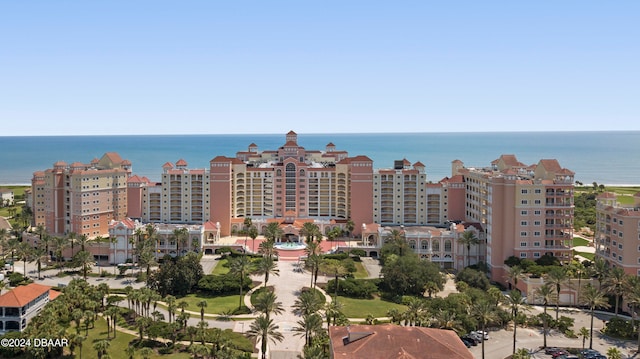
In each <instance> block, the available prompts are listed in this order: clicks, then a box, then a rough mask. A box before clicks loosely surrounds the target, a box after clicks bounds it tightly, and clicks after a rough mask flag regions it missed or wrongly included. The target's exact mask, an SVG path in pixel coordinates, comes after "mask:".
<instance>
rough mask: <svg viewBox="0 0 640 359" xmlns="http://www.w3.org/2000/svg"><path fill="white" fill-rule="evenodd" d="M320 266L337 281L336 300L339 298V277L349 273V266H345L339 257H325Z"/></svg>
mask: <svg viewBox="0 0 640 359" xmlns="http://www.w3.org/2000/svg"><path fill="white" fill-rule="evenodd" d="M320 267H321V268H322V271H323V272H325V273H327V274H330V275H332V276H333V277H334V279H335V282H336V291H335V295H334V299H333V300H334V301H337V300H338V287H339V286H340V282H339V278H340V277H343V276H344V275H346V274H347V273H349V272H348V271H347V268H345V266H344V265H343V264H342V262H340V261H339V260H337V259H325V260H323V261H322V263H321V264H320Z"/></svg>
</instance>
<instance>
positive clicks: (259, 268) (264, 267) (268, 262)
mask: <svg viewBox="0 0 640 359" xmlns="http://www.w3.org/2000/svg"><path fill="white" fill-rule="evenodd" d="M255 269H256V274H259V275H263V274H264V286H265V287H266V286H267V282H268V281H269V275H270V274H273V275H275V276H280V270H279V269H278V264H277V263H276V262H275V261H274V260H273V258H270V257H262V258H260V260H258V262H257V263H256V268H255Z"/></svg>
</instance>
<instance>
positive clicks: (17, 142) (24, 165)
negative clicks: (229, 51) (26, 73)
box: [0, 129, 640, 185]
mask: <svg viewBox="0 0 640 359" xmlns="http://www.w3.org/2000/svg"><path fill="white" fill-rule="evenodd" d="M294 130H295V129H294ZM252 143H255V144H256V145H257V146H258V150H259V151H262V150H274V149H277V148H278V147H280V146H282V145H284V143H285V134H284V133H282V134H260V135H256V134H246V135H130V136H50V137H47V136H43V137H29V136H25V137H0V184H5V185H6V184H29V183H30V181H31V176H32V174H33V172H35V171H39V170H44V169H47V168H51V167H52V165H53V163H54V162H56V161H59V160H62V161H65V162H67V163H72V162H76V161H78V162H83V163H88V162H90V161H91V160H92V159H93V158H100V157H101V156H102V155H103V154H104V153H105V152H118V153H119V154H120V156H121V157H122V158H123V159H128V160H129V161H131V162H132V165H133V173H134V174H137V175H141V176H147V177H148V178H149V179H151V180H152V181H159V180H160V176H161V173H162V165H163V164H164V163H166V162H172V163H175V162H176V161H178V160H179V159H184V160H186V161H187V162H188V164H189V165H188V167H189V168H192V169H193V168H208V167H209V161H210V160H211V159H212V158H214V157H216V156H219V155H223V156H229V157H233V156H235V153H236V152H238V151H246V150H247V149H248V147H249V145H250V144H252ZM328 143H333V144H334V145H335V147H336V150H344V151H347V152H348V153H349V155H350V156H356V155H366V156H368V157H369V158H371V159H372V160H373V161H374V168H390V167H392V166H393V161H394V160H401V159H405V158H406V159H407V160H409V161H410V162H412V163H414V162H417V161H420V162H422V163H423V164H424V165H425V166H426V172H427V178H428V180H430V181H433V182H437V181H439V180H441V179H442V178H444V177H446V176H450V175H451V161H453V160H456V159H458V160H461V161H462V162H464V164H465V166H467V167H485V166H489V164H490V162H491V161H493V160H494V159H496V158H498V157H499V156H500V155H501V154H514V155H516V156H517V158H518V160H520V162H523V163H525V164H534V163H537V162H538V161H539V160H540V159H549V158H555V159H557V160H558V161H559V162H560V165H561V166H562V167H565V168H568V169H570V170H572V171H574V172H575V179H576V180H577V181H581V182H583V183H585V184H591V183H593V182H597V183H598V184H611V185H613V184H615V185H632V184H640V131H628V132H626V131H611V132H499V133H488V132H487V133H387V134H382V133H377V134H370V133H367V134H304V133H301V134H298V144H299V145H300V146H303V147H304V148H306V149H308V150H324V149H325V146H326V145H327V144H328Z"/></svg>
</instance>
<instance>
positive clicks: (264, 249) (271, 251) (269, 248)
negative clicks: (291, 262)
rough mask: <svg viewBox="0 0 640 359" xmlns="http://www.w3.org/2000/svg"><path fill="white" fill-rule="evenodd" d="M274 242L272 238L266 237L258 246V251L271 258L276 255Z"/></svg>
mask: <svg viewBox="0 0 640 359" xmlns="http://www.w3.org/2000/svg"><path fill="white" fill-rule="evenodd" d="M275 244H276V242H275V241H274V240H273V239H267V240H265V241H263V242H262V243H260V245H259V246H258V253H260V254H261V255H263V256H265V257H269V258H273V257H275V256H276V255H277V253H278V252H276V247H275Z"/></svg>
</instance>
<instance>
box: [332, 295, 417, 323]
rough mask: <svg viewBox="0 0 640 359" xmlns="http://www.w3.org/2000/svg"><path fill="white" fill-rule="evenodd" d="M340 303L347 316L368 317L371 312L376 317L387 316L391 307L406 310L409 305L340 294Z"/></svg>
mask: <svg viewBox="0 0 640 359" xmlns="http://www.w3.org/2000/svg"><path fill="white" fill-rule="evenodd" d="M338 303H342V305H343V307H342V312H343V313H344V315H346V316H347V318H366V317H367V315H369V314H371V315H373V316H374V317H386V316H387V311H389V309H393V308H396V309H398V310H399V311H401V312H402V311H404V310H406V309H407V306H405V305H402V304H396V303H392V302H387V301H383V300H380V299H379V298H376V299H354V298H347V297H341V296H338Z"/></svg>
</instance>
